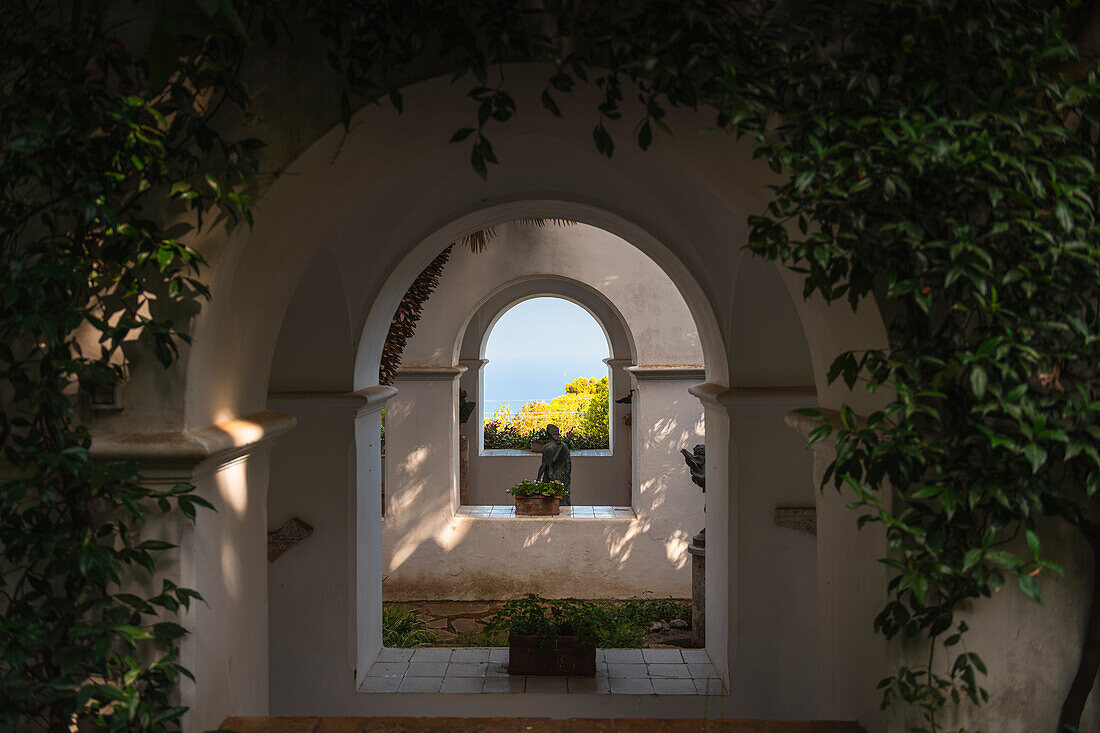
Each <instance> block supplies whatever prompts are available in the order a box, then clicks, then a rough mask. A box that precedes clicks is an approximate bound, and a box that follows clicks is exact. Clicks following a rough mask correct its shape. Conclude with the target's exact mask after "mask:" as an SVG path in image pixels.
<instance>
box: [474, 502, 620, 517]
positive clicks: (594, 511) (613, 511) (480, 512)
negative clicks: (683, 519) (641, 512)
mask: <svg viewBox="0 0 1100 733" xmlns="http://www.w3.org/2000/svg"><path fill="white" fill-rule="evenodd" d="M458 516H460V517H473V518H477V519H504V518H509V517H511V518H514V517H515V516H516V508H515V506H512V505H501V506H464V507H460V508H459V510H458ZM530 518H531V519H633V518H634V510H633V509H631V508H630V507H628V506H563V507H562V508H561V514H559V515H558V516H556V517H530Z"/></svg>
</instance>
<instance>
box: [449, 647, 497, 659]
mask: <svg viewBox="0 0 1100 733" xmlns="http://www.w3.org/2000/svg"><path fill="white" fill-rule="evenodd" d="M488 661H489V650H488V649H486V648H480V647H473V648H470V649H455V650H454V651H453V652H451V662H452V663H454V662H488Z"/></svg>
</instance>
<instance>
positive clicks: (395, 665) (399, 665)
mask: <svg viewBox="0 0 1100 733" xmlns="http://www.w3.org/2000/svg"><path fill="white" fill-rule="evenodd" d="M408 669H409V663H408V662H375V663H374V664H372V665H371V668H370V671H369V672H367V677H400V676H401V675H403V674H405V672H406V671H408Z"/></svg>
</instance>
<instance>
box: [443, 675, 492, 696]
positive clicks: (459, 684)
mask: <svg viewBox="0 0 1100 733" xmlns="http://www.w3.org/2000/svg"><path fill="white" fill-rule="evenodd" d="M484 686H485V678H483V677H446V678H444V679H443V685H442V686H441V687H440V688H439V691H440V692H466V693H470V692H473V693H480V692H481V691H482V688H483V687H484Z"/></svg>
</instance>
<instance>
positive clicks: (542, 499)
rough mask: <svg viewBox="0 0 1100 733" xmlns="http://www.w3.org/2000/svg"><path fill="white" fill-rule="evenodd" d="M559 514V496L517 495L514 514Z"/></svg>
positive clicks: (541, 515) (537, 515) (539, 515)
mask: <svg viewBox="0 0 1100 733" xmlns="http://www.w3.org/2000/svg"><path fill="white" fill-rule="evenodd" d="M559 514H561V497H560V496H550V497H547V496H517V497H516V516H517V517H520V516H523V517H556V516H558V515H559Z"/></svg>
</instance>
